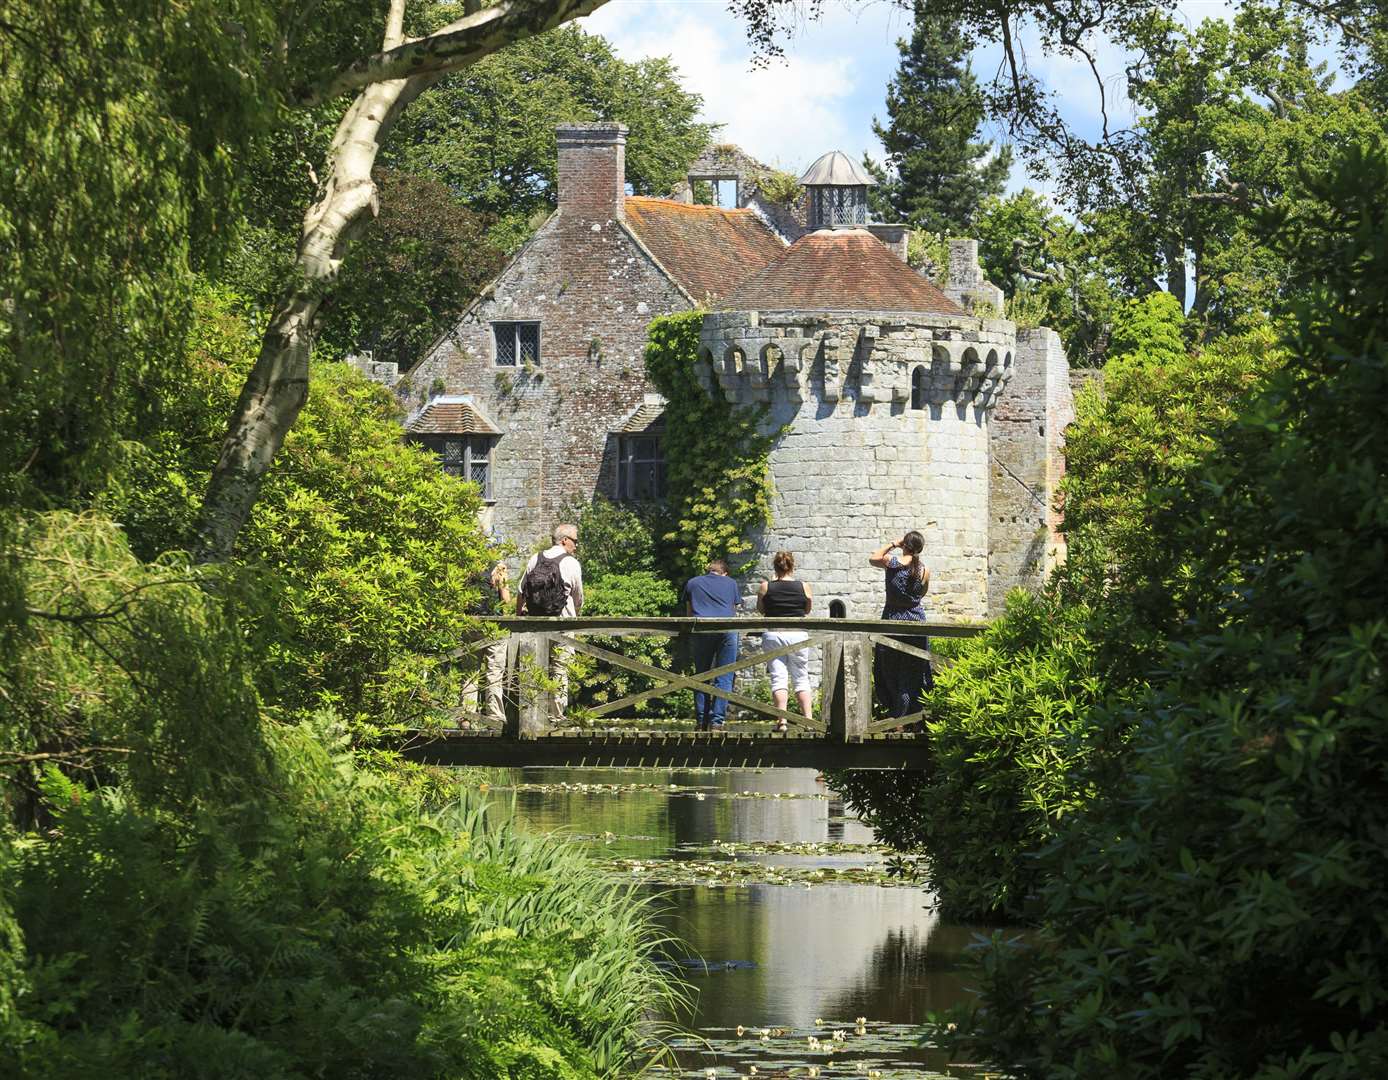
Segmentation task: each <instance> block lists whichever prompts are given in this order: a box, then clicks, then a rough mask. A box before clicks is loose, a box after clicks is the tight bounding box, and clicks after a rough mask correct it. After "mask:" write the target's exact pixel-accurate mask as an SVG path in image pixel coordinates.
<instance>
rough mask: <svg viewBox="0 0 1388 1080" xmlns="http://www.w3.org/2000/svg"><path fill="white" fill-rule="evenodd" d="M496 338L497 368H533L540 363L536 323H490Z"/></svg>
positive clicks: (538, 331) (537, 326)
mask: <svg viewBox="0 0 1388 1080" xmlns="http://www.w3.org/2000/svg"><path fill="white" fill-rule="evenodd" d="M492 334H493V335H494V336H495V338H496V365H497V367H527V366H530V367H533V366H535V365H537V364H539V362H540V324H539V323H537V322H496V323H492Z"/></svg>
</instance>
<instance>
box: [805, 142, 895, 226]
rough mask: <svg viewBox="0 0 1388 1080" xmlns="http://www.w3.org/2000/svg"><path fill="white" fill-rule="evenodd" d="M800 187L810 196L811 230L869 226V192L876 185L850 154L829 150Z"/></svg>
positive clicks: (812, 168) (811, 167)
mask: <svg viewBox="0 0 1388 1080" xmlns="http://www.w3.org/2000/svg"><path fill="white" fill-rule="evenodd" d="M800 183H801V185H802V186H803V187H804V188H805V190H806V191H808V192H809V193H810V220H809V227H810V228H811V229H827V228H829V227H830V226H833V225H865V224H867V219H868V206H867V189H868V188H870V187H876V186H877V181H876V180H874V179H873V178H872V177H871V176H869V175H868V174H867V173H866V172H865V171H864V170H863V167H862V166H861V165H859V164H858V163H857V162H855V161H854V160H853V159H852V158H850V157H849V156H848V155H847V154H845V153H843V152H842V151H840V150H830V151H829V152H828V153H827V154H824V155H822V156H821V157H820V158H819V159H818V160H816V161H815V163H814V164H813V165H811V166H810V167H809V169H807V170H806V171H805V175H804V176H802V177H801V178H800Z"/></svg>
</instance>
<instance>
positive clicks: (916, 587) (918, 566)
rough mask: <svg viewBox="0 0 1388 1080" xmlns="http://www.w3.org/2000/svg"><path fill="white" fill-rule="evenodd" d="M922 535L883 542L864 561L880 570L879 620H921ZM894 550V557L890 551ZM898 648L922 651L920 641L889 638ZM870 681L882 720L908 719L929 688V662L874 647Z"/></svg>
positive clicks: (924, 581) (926, 578)
mask: <svg viewBox="0 0 1388 1080" xmlns="http://www.w3.org/2000/svg"><path fill="white" fill-rule="evenodd" d="M924 547H925V537H924V536H922V535H921V534H920V533H919V532H917V531H916V530H915V529H912V530H911V531H910V532H908V533H907V534H906V535H905V536H903V537H902V538H901V539H900V540H892V541H889V542H888V543H885V544H883V545H882V546H881V547H880V548H878V549H877V550H876V551H874V552H873V553H872V555H871V556H870V557H869V559H868V562H870V563H871V564H872V565H873V566H876V567H878V568H879V569H881V570H884V571H886V590H887V592H886V600H885V603H884V605H883V608H882V618H884V619H891V620H892V621H894V622H925V604H924V600H925V594H926V591H927V590H928V589H929V588H930V570H929V568H928V567H927V566H926V565H925V563H924V562H923V561H922V560H921V551H922V549H924ZM897 551H899V552H900V554H899V555H896V554H893V552H897ZM893 640H894V641H900V642H901V643H902V644H903V645H909V646H911V647H912V648H916V649H928V648H929V646H930V642H929V639H927V638H925V637H901V638H893ZM872 682H873V686H874V687H875V688H876V691H877V700H878V702H879V703H880V704H881V706H882V707H883V708H884V709H885V710H886V712H887V715H888V716H909V715H910V714H911V713H913V712H918V711H919V710H920V707H921V700H922V698H923V697H924V696H925V693H926V691H928V690H930V689H931V687H933V686H934V685H935V678H934V675H933V673H932V672H931V670H930V661H929V660H925V659H923V658H921V657H918V656H911V655H909V654H907V653H904V652H901V651H900V650H899V649H893V648H892V647H891V646H889V645H878V646H877V650H876V652H875V653H874V654H873V659H872Z"/></svg>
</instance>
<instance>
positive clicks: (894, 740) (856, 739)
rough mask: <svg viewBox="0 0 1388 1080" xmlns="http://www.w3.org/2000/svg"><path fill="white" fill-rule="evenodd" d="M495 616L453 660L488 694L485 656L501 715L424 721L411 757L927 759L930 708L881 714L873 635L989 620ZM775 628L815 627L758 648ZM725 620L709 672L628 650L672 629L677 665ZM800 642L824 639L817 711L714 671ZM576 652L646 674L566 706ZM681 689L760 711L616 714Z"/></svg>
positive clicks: (910, 634)
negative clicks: (724, 636) (636, 722)
mask: <svg viewBox="0 0 1388 1080" xmlns="http://www.w3.org/2000/svg"><path fill="white" fill-rule="evenodd" d="M487 626H488V628H489V630H488V634H487V636H484V637H479V638H478V640H476V641H473V642H469V643H468V644H466V645H464V646H463V647H461V648H459V649H458V650H457V651H456V653H455V654H454V656H453V659H454V661H455V662H456V663H458V664H460V665H464V666H465V667H466V668H468V669H469V670H471V671H472V672H474V673H475V678H474V680H473V681H474V682H475V683H481V684H482V701H483V702H485V701H486V700H487V692H486V690H487V686H486V684H487V681H488V677H489V676H488V666H489V665H488V661H489V660H490V666H491V673H490V678H491V679H492V680H493V681H494V683H495V684H496V685H495V689H496V690H499V691H500V692H501V697H502V702H503V709H502V715H501V716H500V717H498V716H496V715H495V712H494V710H493V715H491V716H488V715H486V713H487V709H486V707H485V705H482V706H480V707H479V706H478V704H477V703H475V702H465V703H464V704H463V705H462V706H461V707H459V708H457V709H455V710H454V719H455V723H456V724H457V727H456V728H445V729H442V730H439V731H431V732H423V731H421V732H416V733H415V735H414V736H413V737H411V738H410V739H409V740H407V742H406V744H405V745H404V746H403V751H404V753H405V755H406V756H407V757H409V758H411V759H412V760H415V761H419V762H424V763H429V764H435V765H512V766H519V765H570V766H576V765H581V766H622V767H633V766H661V767H666V768H678V767H690V768H692V767H709V766H718V767H726V768H752V767H765V766H780V767H809V768H816V769H831V768H832V769H910V768H919V767H921V765H922V757H923V753H924V749H925V747H924V736H922V735H920V734H919V733H917V732H916V730H915V729H916V728H917V727H918V726H919V723H920V721H921V720H922V719H923V717H924V713H923V712H917V713H913V714H911V715H910V716H904V717H884V718H876V717H874V713H873V691H872V668H873V656H874V653H875V651H876V650H877V649H878V648H884V649H894V650H897V651H899V652H902V653H906V654H908V655H910V656H913V657H916V658H917V659H929V656H930V654H929V652H928V649H927V647H926V646H927V639H928V638H931V637H935V638H942V637H967V636H970V635H972V634H976V633H978V632H979V631H980V630H982V629H983V627H982V626H979V625H969V624H958V623H906V622H887V621H884V620H878V619H857V620H849V619H799V620H795V621H794V623H793V625H791V626H788V625H787V621H786V620H779V621H773V620H769V619H763V618H739V619H689V618H577V619H567V618H537V617H527V618H503V619H496V620H494V621H489V622H488V624H487ZM775 629H782V630H784V629H796V630H803V631H805V632H807V633H808V634H809V639H808V640H807V641H804V642H802V643H800V644H797V645H792V646H786V647H783V648H778V649H772V650H763V649H762V648H761V647H760V637H761V635H762V634H763V633H764V632H765V631H768V630H775ZM727 631H736V632H737V633H738V634H739V635H740V638H741V640H740V642H739V655H738V659H737V660H736V661H735V662H734V663H731V664H727V665H724V666H722V667H717V668H714V669H712V670H711V671H704V672H697V673H688V674H686V673H681V672H679V671H667V670H665V669H664V668H661V667H656V666H654V665H652V664H649V663H646V662H645V661H643V660H640V659H637V658H634V657H632V656H629V655H626V654H625V653H624V652H623V651H621V650H622V647H623V642H624V639H629V638H633V637H640V636H661V637H666V638H670V639H672V641H671V644H672V646H673V647H672V648H671V650H670V652H671V654H672V656H673V657H674V658H675V662H674V663H672V665H671V666H673V667H678V666H680V664H679V658H680V657H682V656H685V655H687V653H688V650H687V648H685V647H684V646H685V645H686V643H687V638H688V635H690V634H694V633H723V632H727ZM593 638H598V639H600V640H601V641H602V643H601V644H599V643H598V642H595V641H593V640H592V639H593ZM912 639H915V641H914V642H913V640H912ZM802 648H809V649H812V650H816V651H817V652H818V654H819V659H820V669H821V676H820V685H819V692H818V700H817V703H816V708H815V709H814V710H813V712H814V714H815V715H814V717H813V718H812V719H809V720H807V719H806V718H805V717H803V716H801V715H800V714H799V713H798V712H795V711H788V710H783V709H777V708H776V707H775V706H774V705H772V704H770V703H768V702H766V701H764V700H761V699H759V698H756V697H752V696H750V695H749V694H747V693H746V692H744V691H739V690H738V689H737V688H736V684H735V687H734V689H732V690H724V689H721V688H719V687H716V686H714V685H713V683H712V681H713V680H714V679H715V678H717V677H718V676H720V675H726V674H729V673H734V674H735V673H737V672H745V671H748V669H755V668H758V667H759V666H760V665H762V664H764V663H766V662H767V661H768V660H771V659H774V658H776V657H779V656H784V655H787V654H788V653H790V652H792V651H794V650H796V649H802ZM489 654H490V655H489ZM575 654H581V655H583V656H586V657H591V658H592V659H593V660H594V661H596V662H597V663H598V664H599V665H607V666H608V669H609V670H610V669H611V668H616V669H620V670H623V671H626V672H630V673H633V674H635V675H638V676H642V677H644V680H646V681H649V683H650V685H649V686H646V687H645V688H643V689H640V690H636V691H634V692H631V693H626V694H622V695H621V696H619V697H616V698H614V699H612V700H603V701H600V702H597V703H593V704H589V705H587V706H585V707H581V708H580V707H576V706H574V707H568V708H561V707H560V704H561V703H563V702H564V700H565V696H566V695H565V693H564V685H565V683H566V682H567V680H566V679H565V678H564V677H563V676H561V675H559V671H560V670H561V669H562V668H563V667H564V666H565V665H566V664H567V663H568V662H569V661H570V660H571V658H572V657H573V656H574V655H575ZM600 670H601V669H600ZM599 678H601V676H599ZM570 689H572V690H576V689H577V688H576V687H572V688H570ZM681 690H697V691H702V692H703V693H705V694H711V695H713V696H714V697H719V698H724V699H726V700H727V701H728V703H729V705H730V706H731V708H730V710H729V711H730V713H731V712H733V711H734V710H740V711H741V712H742V713H743V714H744V716H745V714H746V713H748V712H751V713H753V714H755V716H756V717H758V718H759V719H760V720H761V721H762V723H761V724H760V725H754V726H750V727H749V726H743V725H738V726H729V727H725V728H724V729H722V730H717V731H692V730H689V728H688V727H684V728H679V727H665V728H660V727H658V726H657V725H658V724H659V723H660V721H646V722H642V723H641V724H640V726H639V727H636V726H633V723H632V721H631V720H630V719H627V720H621V719H619V718H621V717H630V716H632V715H633V714H634V713H639V709H640V706H642V705H643V704H645V703H646V702H649V701H651V700H654V699H657V698H663V697H666V696H668V695H670V694H673V693H676V692H678V691H681ZM599 696H601V695H599ZM690 719H691V720H692V717H691V718H690ZM766 720H770V721H771V722H772V723H773V724H774V723H776V722H779V721H782V720H784V721H785V722H786V726H787V728H788V730H787V731H785V732H777V731H774V730H773V731H768V730H766V728H765V721H766ZM667 723H668V722H667Z"/></svg>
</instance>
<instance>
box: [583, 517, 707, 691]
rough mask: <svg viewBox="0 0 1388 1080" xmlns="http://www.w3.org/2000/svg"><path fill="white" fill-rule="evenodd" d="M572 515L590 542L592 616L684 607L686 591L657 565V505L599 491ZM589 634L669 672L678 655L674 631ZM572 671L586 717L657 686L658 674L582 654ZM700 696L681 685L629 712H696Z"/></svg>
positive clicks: (586, 587)
mask: <svg viewBox="0 0 1388 1080" xmlns="http://www.w3.org/2000/svg"><path fill="white" fill-rule="evenodd" d="M564 516H566V517H568V518H571V519H572V520H573V521H574V522H575V523H576V524H577V525H578V534H579V536H580V537H581V538H582V541H583V548H582V555H583V614H584V615H594V616H601V615H606V616H618V617H625V616H639V615H676V614H679V613H680V609H679V599H680V594H679V592H678V591H677V590H676V588H675V586H674V585H673V584H671V582H670V581H669V580H668V579H667V578H666V577H664V576H662V575H661V574H660V573H658V572H657V571H656V567H657V565H658V557H657V553H656V541H655V537H654V536H653V535H652V525H651V522H652V521H653V520H654V519H655V518H656V516H657V513H656V511H655V510H654V509H653V508H650V507H646V508H643V509H641V510H634V509H632V508H630V507H627V506H623V505H621V504H618V503H614V502H610V501H609V500H607V499H604V498H602V497H601V496H599V497H597V498H595V499H593V500H592V501H591V502H584V503H575V504H573V505H571V506H570V507H569V508H567V509H566V510H565V512H564ZM657 527H658V526H657ZM589 640H591V641H592V643H593V644H594V645H597V646H598V647H600V648H604V649H610V650H611V651H613V652H617V653H620V654H622V655H623V656H628V657H630V658H631V659H633V660H639V661H641V662H642V663H645V664H650V665H652V666H654V667H658V668H662V669H664V670H666V671H668V670H670V669H671V665H672V663H673V659H674V652H673V649H672V646H671V641H670V639H669V638H664V637H658V636H650V637H645V636H642V637H635V636H633V637H619V638H618V637H593V638H590V639H589ZM569 671H570V675H571V678H572V680H573V681H572V689H571V694H570V701H571V702H572V705H573V707H574V711H575V713H576V715H578V716H580V717H581V716H582V715H583V712H582V711H583V710H584V709H589V708H592V707H594V706H597V705H601V704H603V703H605V702H608V701H617V700H618V699H620V698H624V697H626V696H627V695H628V694H634V693H639V692H640V691H642V690H646V689H648V688H650V687H652V686H654V685H655V682H654V680H653V679H652V678H651V677H650V676H646V675H640V674H638V673H636V672H634V671H628V670H626V669H625V668H621V667H617V666H616V665H614V664H608V663H605V662H603V661H600V660H596V659H594V658H592V657H588V656H583V655H582V654H578V655H575V656H574V658H573V661H572V663H571V665H570V668H569ZM692 702H693V699H692V697H691V695H690V693H689V691H681V692H678V693H675V694H671V695H669V696H668V697H662V698H656V699H651V700H648V701H646V702H645V703H643V704H639V705H636V706H633V707H632V708H631V709H629V710H627V712H628V713H633V712H634V713H635V714H636V715H641V716H671V715H682V716H688V715H691V714H692V713H693V711H694V709H693V703H692Z"/></svg>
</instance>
